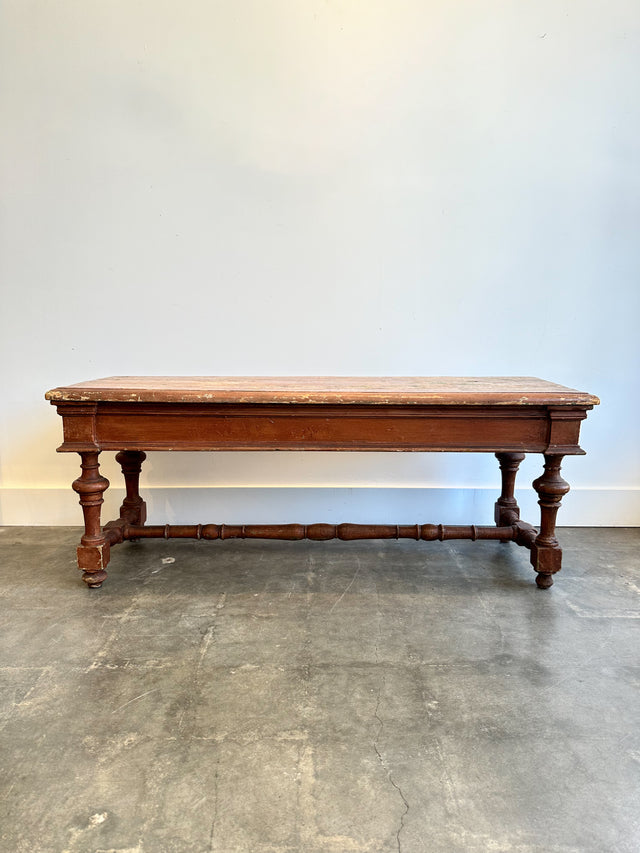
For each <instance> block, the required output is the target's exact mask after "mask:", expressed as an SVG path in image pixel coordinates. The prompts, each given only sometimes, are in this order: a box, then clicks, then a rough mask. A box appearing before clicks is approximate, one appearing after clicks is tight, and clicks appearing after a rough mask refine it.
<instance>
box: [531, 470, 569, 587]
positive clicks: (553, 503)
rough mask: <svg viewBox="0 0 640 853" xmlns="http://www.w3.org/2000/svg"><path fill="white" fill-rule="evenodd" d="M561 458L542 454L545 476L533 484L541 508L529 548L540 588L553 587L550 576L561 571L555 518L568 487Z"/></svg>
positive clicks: (560, 554) (560, 555) (560, 550)
mask: <svg viewBox="0 0 640 853" xmlns="http://www.w3.org/2000/svg"><path fill="white" fill-rule="evenodd" d="M563 458H564V457H563V456H559V455H555V454H545V457H544V460H545V461H544V473H543V474H542V476H540V477H538V478H537V479H536V480H534V481H533V488H534V489H535V490H536V492H537V493H538V497H539V500H538V504H539V505H540V530H539V533H538V535H537V536H536V538H535V540H534V542H533V544H532V546H531V565H532V566H533V568H534V569H535V571H536V572H537V573H538V575H537V577H536V583H537V585H538V586H539V587H540V588H541V589H548V588H549V587H550V586H551V585H552V584H553V575H554V574H555V573H556V572H559V571H560V568H561V565H562V549H561V548H560V545H559V543H558V540H557V539H556V534H555V530H556V516H557V514H558V510H559V509H560V503H561V501H562V498H563V497H564V496H565V495H566V494H567V492H568V491H569V488H570V487H569V484H568V483H567V482H566V481H565V480H563V479H562V477H561V476H560V465H561V463H562V460H563Z"/></svg>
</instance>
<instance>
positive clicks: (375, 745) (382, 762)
mask: <svg viewBox="0 0 640 853" xmlns="http://www.w3.org/2000/svg"><path fill="white" fill-rule="evenodd" d="M385 683H386V679H384V678H383V680H382V684H381V685H380V689H379V690H378V695H377V697H376V708H375V711H374V712H373V716H374V717H375V719H376V720H377V722H378V733H377V735H376V738H375V740H374V742H373V748H374V750H375V753H376V755H377V756H378V761H379V762H380V766H381V767H382V768H383V769H384V770H385V772H386V774H387V779H388V780H389V782H391V784H392V785H393V787H394V788H395V789H396V791H397V792H398V794H399V795H400V799H401V800H402V802H403V803H404V811H403V813H402V814H401V815H400V825H399V827H398V829H397V831H396V842H397V844H398V853H402V842H401V840H400V834H401V832H402V830H403V829H404V821H405V818H406V816H407V814H408V813H409V803H408V801H407V798H406V797H405V795H404V793H403V791H402V788H401V787H400V785H398V783H397V782H396V781H395V779H394V778H393V774H392V773H391V770H390V769H389V767H388V766H387V763H386V762H385V760H384V758H383V756H382V753H381V752H380V748H379V746H378V742H379V741H380V736H381V735H382V731H383V729H384V722H383V721H382V717H381V716H380V702H381V696H382V690H383V688H384V686H385Z"/></svg>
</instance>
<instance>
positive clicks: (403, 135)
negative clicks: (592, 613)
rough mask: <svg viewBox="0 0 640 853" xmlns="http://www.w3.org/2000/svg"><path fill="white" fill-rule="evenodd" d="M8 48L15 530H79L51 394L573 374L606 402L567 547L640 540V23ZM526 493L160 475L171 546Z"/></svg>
mask: <svg viewBox="0 0 640 853" xmlns="http://www.w3.org/2000/svg"><path fill="white" fill-rule="evenodd" d="M0 32H1V38H2V44H1V45H0V63H1V77H2V105H1V110H2V111H1V114H2V116H3V129H2V134H1V139H0V144H1V145H2V149H3V150H2V151H1V152H0V153H1V160H2V164H1V167H2V172H3V175H2V187H3V189H2V206H3V226H2V246H1V247H0V249H1V261H0V263H1V265H2V300H1V306H2V318H1V321H0V322H1V328H0V335H1V339H0V346H1V347H2V352H1V359H2V361H1V369H2V374H3V376H2V400H3V404H4V405H3V408H2V414H1V421H0V451H1V459H0V477H1V479H0V486H1V488H0V510H1V515H0V522H2V523H5V524H38V523H43V524H47V523H50V524H53V523H55V524H77V523H79V521H80V510H79V508H78V506H77V502H76V497H75V496H74V495H73V493H72V492H71V490H70V488H69V483H70V481H71V480H72V479H74V477H75V476H76V475H77V472H78V458H77V456H76V455H75V454H73V455H71V454H68V455H56V453H55V452H54V448H55V447H56V446H57V444H58V443H59V441H60V433H61V424H60V420H59V418H58V417H57V415H56V414H55V410H54V409H53V408H50V407H49V405H48V404H47V403H45V402H44V400H43V394H44V391H45V390H47V389H48V388H50V387H52V386H55V385H59V384H67V383H71V382H76V381H79V380H82V379H88V378H94V377H98V376H105V375H111V374H123V373H124V374H146V373H151V374H191V373H195V374H267V375H278V374H316V373H318V374H343V375H344V374H356V375H366V374H380V375H385V374H388V375H393V374H396V375H398V374H399V375H406V374H427V375H428V374H436V375H438V374H450V375H456V374H457V375H464V374H471V375H495V374H498V375H499V374H515V375H538V376H542V377H544V378H548V379H552V380H554V381H557V382H561V383H563V384H567V385H570V386H573V387H577V388H579V389H581V390H586V391H589V392H592V393H595V394H598V395H599V396H600V397H601V398H602V405H601V406H600V407H599V409H596V410H595V411H594V412H592V413H591V414H590V416H589V419H588V420H587V421H586V423H585V424H584V427H583V431H582V444H583V446H584V447H585V449H587V450H588V453H589V455H588V456H587V457H585V458H573V459H568V460H566V464H565V467H564V473H565V476H566V478H567V479H568V480H569V482H570V483H571V484H572V486H573V489H574V491H572V493H571V494H570V495H569V496H567V498H565V501H564V506H563V509H562V512H561V515H560V517H559V521H560V523H564V524H598V523H601V524H638V523H639V522H640V502H639V500H638V497H639V495H640V492H639V491H638V480H639V477H638V473H639V468H640V465H639V458H638V434H637V423H638V416H639V414H640V413H639V412H638V402H637V400H638V391H639V390H640V388H639V384H640V383H639V381H638V355H639V352H638V335H637V333H636V327H637V325H638V318H639V310H638V309H639V305H638V302H639V298H638V292H639V287H638V281H639V278H638V273H639V269H638V267H639V266H640V265H639V257H640V253H639V249H638V244H639V241H638V221H639V220H638V214H639V211H638V206H639V199H640V187H639V183H640V170H639V168H638V167H639V158H638V139H639V138H640V118H639V115H638V104H639V103H640V97H639V96H640V91H639V88H640V87H639V85H638V80H639V79H640V78H639V70H640V68H639V65H640V62H639V60H638V57H639V55H640V38H639V35H640V7H639V6H638V3H637V0H609V2H607V3H602V2H596V0H582V2H580V3H577V2H575V0H564V2H563V1H562V0H518V2H514V0H456V2H452V0H427V1H426V2H425V0H394V2H391V1H390V0H384V2H383V0H360V1H358V0H227V2H207V0H180V2H177V0H165V2H160V0H135V2H134V0H92V2H84V0H56V2H55V3H51V2H46V0H31V2H29V3H26V2H23V0H13V2H11V0H7V1H6V2H4V3H3V4H2V6H0ZM105 456H106V454H105ZM104 469H105V473H106V474H107V476H109V477H110V479H112V480H113V481H114V482H117V480H118V473H117V470H116V466H115V463H114V462H113V460H112V459H105V465H104ZM539 472H540V459H539V458H536V457H533V458H531V459H530V460H528V461H527V463H526V464H525V466H524V472H523V476H522V478H521V481H520V482H521V483H522V484H523V485H525V486H528V484H529V483H530V482H531V480H532V479H533V477H535V476H537V474H538V473H539ZM497 480H498V477H497V468H496V464H495V460H493V458H492V457H489V456H486V457H484V456H460V457H456V456H451V455H446V456H437V455H431V456H430V455H426V454H398V455H395V454H299V453H292V454H220V455H219V456H217V457H216V456H214V455H212V454H200V455H198V454H193V455H184V456H178V455H177V454H176V455H171V454H156V455H154V456H153V457H152V458H151V459H150V460H149V463H147V467H146V472H145V484H146V486H147V494H148V495H149V496H150V502H151V505H152V517H153V520H155V521H157V522H162V521H165V520H167V521H173V520H177V519H180V520H186V521H228V522H232V521H236V520H242V521H247V522H248V521H253V520H255V521H259V520H274V521H292V520H300V521H319V520H338V521H345V520H352V521H364V520H372V521H374V520H377V519H381V520H387V521H393V522H395V521H399V522H401V523H404V522H406V523H413V522H414V521H416V520H420V521H442V522H447V521H450V522H455V521H467V522H472V521H474V522H477V523H481V522H482V520H483V518H484V519H486V520H487V521H490V520H491V519H490V513H491V510H490V507H491V504H492V502H493V500H494V498H495V494H494V488H495V484H496V483H497ZM205 485H206V486H213V487H216V488H214V489H212V490H211V491H208V492H203V491H201V490H199V489H196V488H192V487H201V486H205ZM242 485H250V486H252V487H254V488H252V489H251V490H250V491H247V492H246V493H242V494H239V493H238V491H237V490H236V489H235V488H231V487H237V486H242ZM343 485H346V486H350V487H352V488H351V489H347V490H339V489H337V488H336V487H338V486H343ZM425 486H428V487H436V486H437V487H439V488H440V490H441V491H438V492H433V493H430V494H425V493H424V492H423V491H422V489H421V488H420V487H425ZM265 487H280V488H278V489H277V490H276V489H274V490H273V491H265ZM489 487H490V488H489ZM110 492H112V494H111V498H110V503H109V505H108V507H107V514H108V513H109V512H110V511H111V510H112V508H113V507H115V506H117V502H118V499H119V498H120V494H118V493H116V492H114V490H110ZM533 497H534V496H533V495H532V493H527V495H526V497H525V498H524V499H523V500H524V501H525V506H526V507H527V508H529V509H530V512H531V513H533V512H534V510H535V502H534V501H533ZM427 510H428V512H427ZM471 516H473V517H471ZM530 520H532V521H535V518H530Z"/></svg>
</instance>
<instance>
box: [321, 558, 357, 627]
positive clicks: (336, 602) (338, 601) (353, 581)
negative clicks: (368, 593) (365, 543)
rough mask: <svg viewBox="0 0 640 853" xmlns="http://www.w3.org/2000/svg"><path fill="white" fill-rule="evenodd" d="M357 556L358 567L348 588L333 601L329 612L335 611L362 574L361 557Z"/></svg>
mask: <svg viewBox="0 0 640 853" xmlns="http://www.w3.org/2000/svg"><path fill="white" fill-rule="evenodd" d="M355 558H356V563H357V568H356V570H355V572H354V574H353V577H352V578H351V580H350V581H349V583H348V585H347V588H346V589H345V590H344V592H343V593H342V595H341V596H340V597H339V598H337V599H336V600H335V601H334V602H333V604H332V605H331V607H330V609H329V613H333V611H334V610H335V609H336V607H337V606H338V605H339V604H340V602H341V601H342V599H343V598H344V597H345V595H346V594H347V593H348V592H349V590H350V589H351V587H352V586H353V585H354V583H355V580H356V578H357V577H358V575H359V574H360V568H361V563H360V558H359V557H358V556H357V555H355Z"/></svg>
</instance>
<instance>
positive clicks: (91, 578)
mask: <svg viewBox="0 0 640 853" xmlns="http://www.w3.org/2000/svg"><path fill="white" fill-rule="evenodd" d="M106 579H107V573H106V572H105V571H104V569H102V570H101V571H99V572H83V574H82V580H83V581H84V582H85V583H86V585H87V586H88V587H89V589H100V587H101V586H102V584H103V582H104V581H106Z"/></svg>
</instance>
